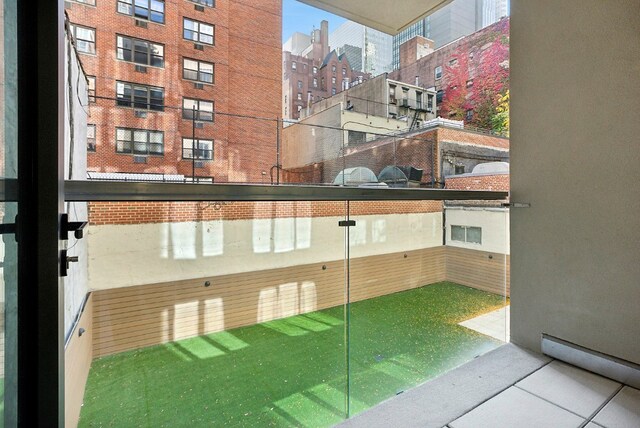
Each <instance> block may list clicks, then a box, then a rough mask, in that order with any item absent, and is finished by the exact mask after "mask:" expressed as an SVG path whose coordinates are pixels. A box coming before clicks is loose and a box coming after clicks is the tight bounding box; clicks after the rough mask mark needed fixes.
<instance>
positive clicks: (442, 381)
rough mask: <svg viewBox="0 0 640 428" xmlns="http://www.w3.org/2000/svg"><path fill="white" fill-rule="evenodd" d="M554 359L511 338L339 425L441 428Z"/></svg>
mask: <svg viewBox="0 0 640 428" xmlns="http://www.w3.org/2000/svg"><path fill="white" fill-rule="evenodd" d="M550 361H552V359H551V358H549V357H547V356H544V355H541V354H536V353H533V352H530V351H527V350H525V349H522V348H519V347H517V346H516V345H512V344H507V345H504V346H502V347H500V348H498V349H495V350H493V351H491V352H488V353H486V354H484V355H482V356H480V357H478V358H476V359H475V360H473V361H471V362H469V363H467V364H464V365H462V366H460V367H458V368H457V369H454V370H452V371H450V372H448V373H446V374H444V375H442V376H440V377H438V378H436V379H433V380H431V381H429V382H427V383H424V384H423V385H420V386H418V387H416V388H413V389H410V390H408V391H406V392H405V393H404V394H401V395H398V396H395V397H393V398H390V399H389V400H387V401H385V402H383V403H381V404H379V405H377V406H375V407H373V408H372V409H369V410H367V411H366V412H363V413H361V414H359V415H357V416H355V417H353V418H351V419H349V420H347V421H345V422H343V423H341V424H339V425H338V426H339V427H343V428H346V427H349V428H352V427H363V428H365V427H366V428H374V427H390V426H394V427H403V428H404V427H421V428H425V427H433V428H441V427H443V426H445V425H447V424H448V423H449V422H451V421H453V420H455V419H457V418H458V417H460V416H462V415H463V414H465V413H467V412H468V411H470V410H471V409H473V408H475V407H477V406H478V405H480V404H481V403H483V402H485V401H486V400H488V399H489V398H491V397H493V396H494V395H496V394H498V393H500V392H501V391H504V390H505V389H507V388H509V387H510V386H512V385H514V384H515V383H516V382H518V381H519V380H521V379H523V378H524V377H526V376H528V375H529V374H531V373H533V372H534V371H536V370H538V369H539V368H540V367H543V366H544V365H546V364H548V363H549V362H550Z"/></svg>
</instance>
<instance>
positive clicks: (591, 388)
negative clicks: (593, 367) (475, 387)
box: [448, 361, 640, 428]
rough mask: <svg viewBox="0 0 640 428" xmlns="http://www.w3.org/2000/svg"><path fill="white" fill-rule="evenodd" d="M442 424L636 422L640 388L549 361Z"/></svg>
mask: <svg viewBox="0 0 640 428" xmlns="http://www.w3.org/2000/svg"><path fill="white" fill-rule="evenodd" d="M448 426H449V428H468V427H469V428H470V427H473V428H483V427H491V428H502V427H504V428H507V427H509V428H510V427H532V428H533V427H535V428H544V427H554V428H563V427H574V428H578V427H587V428H640V391H639V390H637V389H634V388H631V387H629V386H625V385H622V384H620V383H618V382H615V381H612V380H610V379H607V378H604V377H602V376H599V375H596V374H594V373H590V372H587V371H585V370H582V369H579V368H576V367H573V366H570V365H568V364H565V363H562V362H560V361H552V362H551V363H549V364H548V365H546V366H544V367H542V368H541V369H539V370H537V371H535V372H533V373H532V374H531V375H529V376H527V377H526V378H524V379H522V380H521V381H520V382H517V383H516V384H515V385H514V386H512V387H510V388H508V389H506V390H505V391H503V392H501V393H500V394H498V395H496V396H494V397H493V398H491V399H489V400H487V401H486V402H484V403H482V404H480V405H479V406H478V407H476V408H475V409H473V410H471V411H470V412H468V413H466V414H465V415H463V416H461V417H459V418H458V419H456V420H455V421H453V422H451V423H450V424H449V425H448Z"/></svg>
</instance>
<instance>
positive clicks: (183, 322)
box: [93, 247, 446, 357]
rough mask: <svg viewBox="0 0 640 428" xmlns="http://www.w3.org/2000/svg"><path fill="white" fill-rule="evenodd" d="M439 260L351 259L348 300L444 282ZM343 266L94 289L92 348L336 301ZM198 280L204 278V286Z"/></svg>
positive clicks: (165, 338) (212, 328)
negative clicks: (208, 282) (349, 295)
mask: <svg viewBox="0 0 640 428" xmlns="http://www.w3.org/2000/svg"><path fill="white" fill-rule="evenodd" d="M405 255H406V257H405ZM445 259H446V256H445V249H444V247H434V248H429V249H424V250H417V251H408V252H406V253H394V254H384V255H378V256H370V257H363V258H356V259H352V260H351V284H352V285H351V299H352V301H358V300H363V299H369V298H372V297H376V296H380V295H384V294H390V293H394V292H397V291H403V290H407V289H411V288H415V287H420V286H423V285H426V284H430V283H434V282H438V281H443V280H444V279H445V277H446V275H445ZM323 265H324V266H325V269H323ZM344 268H345V266H344V262H343V261H333V262H327V263H324V264H322V263H315V264H309V265H301V266H293V267H287V268H280V269H271V270H266V271H256V272H247V273H242V274H234V275H224V276H218V277H211V278H198V279H194V280H187V281H177V282H172V283H164V284H153V285H142V286H137V287H127V288H119V289H111V290H101V291H96V292H94V297H93V298H94V315H93V317H94V318H93V320H94V329H93V333H94V340H93V354H94V356H95V357H99V356H104V355H109V354H114V353H118V352H122V351H126V350H131V349H136V348H140V347H144V346H150V345H155V344H159V343H166V342H170V341H173V340H178V339H184V338H188V337H194V336H199V335H203V334H207V333H211V332H216V331H222V330H227V329H231V328H235V327H241V326H246V325H252V324H255V323H256V322H261V321H268V320H270V319H277V318H282V317H286V316H291V315H295V314H299V313H306V312H311V311H314V310H319V309H326V308H330V307H334V306H338V305H342V304H344V299H345V278H344ZM205 281H210V283H211V285H210V286H209V287H205V286H204V283H205Z"/></svg>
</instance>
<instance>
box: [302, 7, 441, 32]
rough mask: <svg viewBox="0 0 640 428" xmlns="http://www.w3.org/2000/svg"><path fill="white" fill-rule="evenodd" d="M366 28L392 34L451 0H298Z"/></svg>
mask: <svg viewBox="0 0 640 428" xmlns="http://www.w3.org/2000/svg"><path fill="white" fill-rule="evenodd" d="M298 1H300V2H302V3H306V4H308V5H310V6H313V7H317V8H319V9H323V10H326V11H327V12H331V13H333V14H335V15H340V16H343V17H345V18H347V19H349V20H351V21H355V22H359V23H360V24H363V25H366V26H367V27H371V28H375V29H376V30H380V31H382V32H385V33H387V34H391V35H396V34H398V33H399V32H400V31H402V30H403V29H405V28H406V27H408V26H409V25H411V24H413V23H414V22H416V21H417V20H418V19H420V18H423V17H424V16H426V15H430V14H432V13H433V12H435V11H436V10H438V9H439V8H441V7H442V6H445V5H446V4H448V3H451V1H452V0H298Z"/></svg>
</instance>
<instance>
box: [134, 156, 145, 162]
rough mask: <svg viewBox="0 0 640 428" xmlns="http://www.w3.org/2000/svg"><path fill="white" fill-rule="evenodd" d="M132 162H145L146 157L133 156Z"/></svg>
mask: <svg viewBox="0 0 640 428" xmlns="http://www.w3.org/2000/svg"><path fill="white" fill-rule="evenodd" d="M133 163H147V157H146V156H134V157H133Z"/></svg>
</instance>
